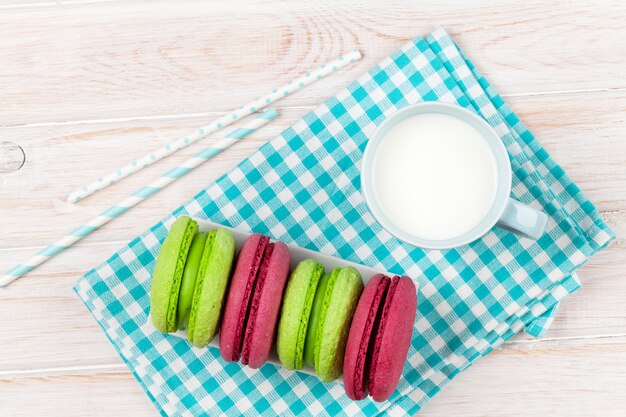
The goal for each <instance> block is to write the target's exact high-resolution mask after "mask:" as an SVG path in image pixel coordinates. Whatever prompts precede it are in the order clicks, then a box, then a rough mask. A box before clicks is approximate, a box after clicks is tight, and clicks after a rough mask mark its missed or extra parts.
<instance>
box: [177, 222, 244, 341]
mask: <svg viewBox="0 0 626 417" xmlns="http://www.w3.org/2000/svg"><path fill="white" fill-rule="evenodd" d="M234 258H235V239H234V238H233V235H232V233H231V232H230V231H228V230H226V229H215V230H211V231H210V232H209V234H208V236H207V239H206V242H205V244H204V250H203V253H202V257H201V259H200V263H199V267H198V273H197V275H196V282H195V288H194V293H193V299H192V303H191V311H190V313H189V323H188V330H187V333H188V338H189V341H190V342H191V343H192V344H193V345H194V346H197V347H204V346H206V345H207V344H209V342H211V340H213V338H214V337H215V335H216V334H217V332H218V330H219V324H220V319H221V315H222V305H223V304H224V298H225V294H226V289H227V288H228V281H229V279H230V271H231V268H232V265H233V260H234Z"/></svg>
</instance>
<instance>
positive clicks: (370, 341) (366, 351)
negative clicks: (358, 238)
mask: <svg viewBox="0 0 626 417" xmlns="http://www.w3.org/2000/svg"><path fill="white" fill-rule="evenodd" d="M390 281H391V279H390V278H389V277H386V276H383V277H382V279H381V280H380V282H379V283H378V285H377V287H376V293H375V295H374V298H373V299H372V304H371V306H370V309H369V311H368V313H367V320H366V323H365V328H364V329H363V335H362V337H361V344H360V345H359V351H358V353H357V362H356V369H355V371H354V395H355V397H356V398H355V399H356V400H362V399H364V398H365V397H366V396H367V393H368V381H367V379H366V378H367V377H368V376H369V370H370V369H369V368H370V364H371V360H372V353H373V349H372V347H373V346H374V344H375V339H376V335H377V333H378V330H379V325H380V319H381V317H382V314H383V309H384V307H383V306H384V305H385V299H386V297H387V291H388V288H389V285H390Z"/></svg>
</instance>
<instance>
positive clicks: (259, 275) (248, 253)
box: [220, 233, 290, 368]
mask: <svg viewBox="0 0 626 417" xmlns="http://www.w3.org/2000/svg"><path fill="white" fill-rule="evenodd" d="M289 264H290V255H289V250H288V249H287V246H286V245H285V244H284V243H281V242H275V243H270V239H269V238H268V237H267V236H262V235H260V234H258V233H256V234H253V235H251V236H250V237H248V239H246V241H245V242H244V244H243V245H242V247H241V250H240V251H239V256H238V258H237V265H236V267H235V272H234V275H233V277H232V280H231V283H230V289H229V291H228V298H227V300H226V307H225V309H224V318H223V319H222V327H221V329H220V352H221V354H222V357H223V358H224V359H225V360H226V361H228V362H237V361H239V360H240V359H241V362H242V363H243V364H244V365H249V366H251V367H252V368H258V367H260V366H261V365H263V364H264V363H265V362H266V361H267V358H268V356H269V353H270V349H271V347H272V342H273V340H274V334H275V331H276V324H277V318H278V312H279V309H280V304H281V299H282V294H283V289H284V287H285V282H286V281H287V276H288V275H289Z"/></svg>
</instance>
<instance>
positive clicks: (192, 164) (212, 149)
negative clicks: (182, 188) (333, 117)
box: [0, 109, 278, 287]
mask: <svg viewBox="0 0 626 417" xmlns="http://www.w3.org/2000/svg"><path fill="white" fill-rule="evenodd" d="M276 117H278V113H277V112H276V110H274V109H270V110H267V111H266V112H264V113H261V114H259V115H258V116H257V117H256V118H254V119H253V120H251V121H250V123H248V124H247V125H246V126H245V127H241V128H238V129H235V130H233V131H232V132H231V133H230V134H229V135H228V136H226V137H225V138H223V139H220V140H218V141H217V142H216V143H215V144H213V145H212V146H209V147H208V148H205V149H203V150H202V151H200V152H198V153H197V154H195V155H194V156H193V157H191V158H189V159H188V160H187V161H185V162H184V163H182V164H181V165H178V166H176V167H174V168H172V169H171V170H169V171H168V172H166V173H165V174H163V175H162V176H161V177H160V178H158V179H156V180H155V181H153V182H151V183H150V184H148V185H146V186H144V187H141V188H140V189H139V190H137V191H135V192H134V193H133V194H132V195H130V196H129V197H127V198H126V199H124V200H122V201H121V202H119V203H117V204H115V205H114V206H111V207H109V208H108V209H106V210H105V211H103V212H102V213H100V215H98V216H97V217H94V218H93V219H91V220H90V221H88V222H87V223H85V224H84V225H82V226H80V227H79V228H77V229H76V230H74V231H73V232H71V233H69V234H68V235H66V236H64V237H63V238H61V239H59V240H58V241H56V242H55V243H53V244H52V245H50V246H48V247H46V248H44V249H43V250H41V251H40V252H39V253H37V254H36V255H35V256H33V257H32V258H31V259H29V260H28V261H27V262H25V263H23V264H20V265H18V266H16V267H15V268H13V269H11V270H10V271H8V272H7V273H6V274H4V275H3V276H2V278H0V287H5V286H7V285H8V284H10V283H11V282H13V281H15V280H16V279H18V278H19V277H21V276H22V275H24V274H26V273H28V272H30V271H32V270H33V269H34V268H35V267H37V266H39V265H41V264H42V263H44V262H46V261H47V260H48V259H50V258H52V257H53V256H55V255H56V254H58V253H60V252H62V251H64V250H65V249H67V248H69V247H70V246H72V245H73V244H74V243H76V242H78V241H79V240H81V239H82V238H84V237H85V236H87V235H89V234H90V233H91V232H93V231H94V230H96V229H98V228H99V227H100V226H102V225H105V224H107V223H108V222H110V221H111V220H113V219H114V218H116V217H118V216H120V215H122V214H124V213H125V212H127V211H128V210H129V209H130V208H132V207H134V206H136V205H137V204H139V203H140V202H142V201H143V200H145V199H146V198H148V197H150V196H151V195H153V194H155V193H156V192H158V191H159V190H162V189H163V188H165V187H167V186H168V185H169V184H171V183H173V182H174V181H176V180H177V179H179V178H180V177H182V176H183V175H185V174H187V173H188V172H190V171H192V170H193V169H194V168H197V167H198V166H200V165H202V164H203V163H204V162H206V161H208V160H209V159H211V158H212V157H214V156H215V155H217V154H218V153H220V152H221V151H223V150H224V149H226V148H228V147H229V146H231V145H232V144H234V143H235V142H237V141H238V140H239V139H242V138H244V137H246V136H248V135H249V134H251V133H252V132H254V131H255V130H257V129H259V128H260V127H261V126H264V125H265V124H267V123H268V122H269V121H270V120H274V119H275V118H276Z"/></svg>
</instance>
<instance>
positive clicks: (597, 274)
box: [0, 217, 626, 415]
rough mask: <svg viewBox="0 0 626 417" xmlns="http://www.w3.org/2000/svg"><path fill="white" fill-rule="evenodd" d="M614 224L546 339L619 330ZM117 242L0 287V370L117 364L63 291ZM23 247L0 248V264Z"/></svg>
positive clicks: (623, 259)
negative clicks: (610, 238) (608, 243)
mask: <svg viewBox="0 0 626 417" xmlns="http://www.w3.org/2000/svg"><path fill="white" fill-rule="evenodd" d="M609 219H611V217H609ZM619 221H620V223H619V224H611V226H612V227H614V229H615V230H616V232H617V233H619V241H618V242H616V243H615V244H614V245H613V246H612V247H610V248H608V249H606V250H605V251H604V252H602V253H601V254H599V255H598V256H596V257H595V258H593V259H592V260H591V261H590V262H589V263H588V264H587V265H585V266H583V267H582V268H581V270H580V275H581V277H582V279H583V281H584V287H583V289H582V290H581V291H579V292H578V293H576V294H575V295H573V296H572V297H571V298H569V299H567V300H566V301H565V302H564V303H563V306H562V307H561V311H560V312H559V315H558V316H557V318H556V321H555V323H554V325H553V327H552V328H551V330H550V331H549V332H548V334H547V337H548V338H550V339H570V338H580V337H600V336H604V335H626V304H625V303H624V302H623V294H624V293H625V292H626V280H624V275H623V265H625V264H626V251H625V250H624V247H625V246H626V222H625V221H624V218H623V217H622V218H620V219H619ZM124 243H125V242H114V243H106V242H105V243H99V242H95V243H90V244H85V245H80V246H77V247H76V248H74V249H73V250H72V252H71V253H70V252H65V253H62V254H61V255H59V256H58V257H56V258H55V259H53V260H52V261H50V262H49V263H48V264H47V265H46V266H45V267H43V268H40V269H38V270H35V271H34V272H33V273H31V274H29V275H28V276H26V277H24V278H22V279H21V280H20V281H18V282H16V283H14V284H12V285H11V286H9V287H7V288H5V289H4V290H2V291H0V317H10V318H11V319H10V320H7V321H6V322H5V325H4V332H3V338H2V340H3V342H2V344H0V371H21V370H27V369H33V368H54V367H67V366H88V365H103V364H111V363H119V362H120V359H119V358H118V356H117V353H116V352H115V351H114V349H113V347H112V346H111V345H110V344H109V343H108V341H107V340H106V337H105V336H104V334H103V333H102V331H101V330H100V328H99V326H98V325H97V324H96V322H95V320H94V319H93V318H92V317H91V316H90V315H89V314H88V313H87V310H86V309H85V307H84V306H83V304H82V303H81V301H80V300H79V299H78V297H77V296H76V295H75V294H74V293H73V291H71V288H72V286H73V285H74V283H75V282H76V280H78V278H79V277H80V276H81V275H82V274H84V273H85V272H86V271H87V270H88V269H90V268H91V267H93V266H95V265H97V264H99V263H100V262H102V261H104V260H106V258H108V257H109V256H110V255H111V254H112V253H113V252H114V251H115V250H116V249H118V248H119V247H120V246H122V245H123V244H124ZM31 252H32V251H31V250H26V249H16V250H11V251H0V254H1V255H0V269H2V270H4V269H6V268H7V267H8V264H9V263H10V262H12V260H13V259H16V258H19V259H21V258H23V257H24V256H27V253H31ZM7 255H8V256H7ZM24 306H28V309H25V308H24ZM17 311H20V312H22V313H21V314H16V313H15V312H17ZM526 339H529V337H527V336H524V335H522V337H521V338H518V340H520V341H524V340H526ZM0 415H1V414H0Z"/></svg>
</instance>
